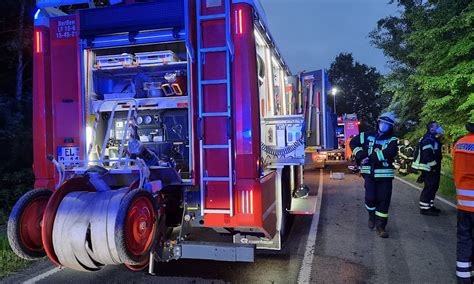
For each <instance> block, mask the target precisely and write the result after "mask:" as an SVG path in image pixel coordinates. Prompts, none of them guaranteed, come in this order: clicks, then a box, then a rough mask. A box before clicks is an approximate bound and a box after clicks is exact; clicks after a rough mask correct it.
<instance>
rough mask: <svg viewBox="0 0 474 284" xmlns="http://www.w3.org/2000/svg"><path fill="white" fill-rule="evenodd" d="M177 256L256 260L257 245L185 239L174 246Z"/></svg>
mask: <svg viewBox="0 0 474 284" xmlns="http://www.w3.org/2000/svg"><path fill="white" fill-rule="evenodd" d="M174 254H175V256H177V258H184V259H206V260H216V261H230V262H254V260H255V245H250V244H232V243H211V242H191V241H185V242H182V243H180V244H179V245H177V246H176V247H175V248H174Z"/></svg>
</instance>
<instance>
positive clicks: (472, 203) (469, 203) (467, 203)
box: [458, 199, 474, 207]
mask: <svg viewBox="0 0 474 284" xmlns="http://www.w3.org/2000/svg"><path fill="white" fill-rule="evenodd" d="M458 205H461V206H468V207H474V201H471V200H461V199H458Z"/></svg>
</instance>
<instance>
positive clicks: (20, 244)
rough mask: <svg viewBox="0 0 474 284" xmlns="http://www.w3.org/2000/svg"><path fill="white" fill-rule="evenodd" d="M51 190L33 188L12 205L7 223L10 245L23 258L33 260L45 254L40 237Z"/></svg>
mask: <svg viewBox="0 0 474 284" xmlns="http://www.w3.org/2000/svg"><path fill="white" fill-rule="evenodd" d="M52 194H53V192H52V191H51V190H49V189H33V190H31V191H29V192H27V193H26V194H24V195H23V196H22V197H21V198H20V199H19V200H18V201H17V202H16V204H15V206H14V207H13V210H12V212H11V213H10V217H9V218H8V224H7V236H8V242H9V243H10V247H11V248H12V250H13V252H15V254H16V255H18V256H19V257H21V258H23V259H27V260H35V259H38V258H42V257H44V256H45V255H46V252H45V250H44V247H43V241H42V237H41V226H42V223H43V213H44V210H45V208H46V205H47V203H48V201H49V199H50V197H51V195H52Z"/></svg>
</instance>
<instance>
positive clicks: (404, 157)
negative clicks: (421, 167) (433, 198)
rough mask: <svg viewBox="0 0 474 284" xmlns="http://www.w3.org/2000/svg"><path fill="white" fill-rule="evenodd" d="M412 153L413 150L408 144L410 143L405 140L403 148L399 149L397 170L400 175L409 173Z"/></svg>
mask: <svg viewBox="0 0 474 284" xmlns="http://www.w3.org/2000/svg"><path fill="white" fill-rule="evenodd" d="M414 151H415V148H413V146H412V145H411V144H410V141H409V140H407V139H405V140H404V141H403V146H402V147H401V148H400V168H399V169H398V172H399V173H400V174H402V175H407V174H409V173H410V171H411V165H412V162H413V152H414Z"/></svg>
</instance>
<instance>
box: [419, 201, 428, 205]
mask: <svg viewBox="0 0 474 284" xmlns="http://www.w3.org/2000/svg"><path fill="white" fill-rule="evenodd" d="M420 206H430V204H429V203H425V202H421V201H420Z"/></svg>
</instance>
